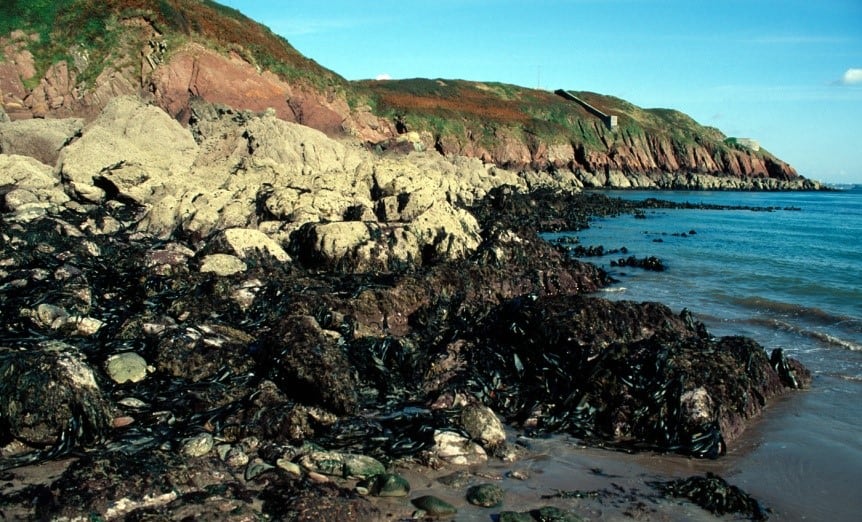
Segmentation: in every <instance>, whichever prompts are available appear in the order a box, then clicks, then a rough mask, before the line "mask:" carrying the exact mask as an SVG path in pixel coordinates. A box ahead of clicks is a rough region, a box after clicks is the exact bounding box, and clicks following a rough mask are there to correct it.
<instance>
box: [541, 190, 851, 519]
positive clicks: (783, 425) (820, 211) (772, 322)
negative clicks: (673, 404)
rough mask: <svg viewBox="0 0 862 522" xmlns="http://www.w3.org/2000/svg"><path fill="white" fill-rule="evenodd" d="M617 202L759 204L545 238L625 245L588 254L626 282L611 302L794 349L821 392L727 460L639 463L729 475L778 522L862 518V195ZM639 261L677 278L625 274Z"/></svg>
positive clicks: (696, 195)
mask: <svg viewBox="0 0 862 522" xmlns="http://www.w3.org/2000/svg"><path fill="white" fill-rule="evenodd" d="M604 194H606V195H610V196H613V197H621V198H623V199H631V200H641V199H646V198H657V199H664V200H669V201H674V202H679V203H685V202H689V203H695V204H698V203H705V204H714V205H725V206H738V207H748V208H746V209H736V210H701V209H697V210H687V209H684V210H677V209H673V210H666V209H660V210H647V211H645V215H643V216H632V215H625V216H621V217H613V218H602V219H596V220H594V221H592V222H591V225H590V228H588V229H585V230H580V231H573V232H563V233H559V234H546V235H545V237H546V238H547V239H550V240H554V239H556V238H558V237H559V236H568V237H572V236H574V237H576V238H577V240H578V241H579V243H580V244H581V245H584V246H597V245H602V246H603V247H604V249H605V250H609V249H623V247H624V248H625V250H626V251H627V252H626V253H619V254H612V255H606V256H603V257H591V258H584V260H586V261H589V262H592V263H594V264H596V265H598V266H600V267H602V268H604V269H605V270H606V271H608V272H609V274H610V275H612V276H613V277H614V278H615V279H616V280H617V281H618V282H616V283H615V284H613V285H611V286H609V287H608V288H606V289H604V290H603V291H602V292H601V295H602V296H603V297H606V298H609V299H616V300H621V299H625V300H633V301H658V302H661V303H664V304H666V305H668V306H669V307H671V308H672V309H673V310H674V311H676V312H679V311H681V310H682V309H688V310H690V311H691V312H692V313H693V314H694V316H695V317H696V318H697V319H699V320H700V321H702V322H704V323H705V324H706V326H707V328H708V329H709V331H710V332H711V333H712V334H713V335H715V336H725V335H744V336H748V337H751V338H752V339H754V340H755V341H757V342H758V343H760V344H761V345H763V347H764V348H765V349H766V350H768V351H771V350H772V349H773V348H783V349H784V351H785V353H786V354H787V355H789V356H791V357H795V358H797V359H799V360H800V361H801V362H802V363H803V364H805V365H806V366H807V367H808V368H809V369H810V370H811V371H812V373H813V383H812V385H811V387H810V389H808V390H805V391H801V392H794V393H791V394H789V395H788V396H787V397H785V398H782V399H780V400H778V401H777V402H775V403H773V404H771V405H770V406H769V407H768V408H767V409H766V410H765V412H764V413H763V414H762V415H761V416H760V417H759V418H757V419H755V420H754V422H753V423H752V425H751V427H750V428H749V429H748V430H747V431H746V433H745V435H744V436H743V438H742V439H741V440H739V441H737V443H736V444H735V445H734V446H733V447H731V448H730V451H729V454H728V455H727V456H726V457H723V458H720V459H718V460H717V461H692V460H691V459H683V458H676V457H667V456H661V457H656V456H640V457H637V456H635V457H630V458H632V459H635V460H636V464H637V465H639V466H644V467H645V468H646V469H651V470H654V471H655V472H656V473H666V474H671V475H680V474H686V473H687V474H697V473H698V472H704V471H713V472H717V473H719V474H720V475H721V476H722V477H724V478H725V479H726V480H728V482H730V483H731V484H733V485H736V486H739V487H740V488H742V489H743V490H745V491H746V492H748V493H749V494H750V495H752V496H754V497H755V498H757V499H758V500H760V501H761V502H762V503H763V504H764V505H765V506H768V507H769V508H771V509H772V510H773V516H774V517H775V519H777V520H860V519H862V518H860V517H862V187H860V186H855V187H849V188H845V189H842V190H834V191H823V192H678V191H674V192H656V191H649V192H635V191H631V192H629V191H620V192H611V193H607V192H604ZM632 255H634V256H636V257H638V258H643V257H647V256H655V257H658V258H659V259H661V260H662V261H663V263H664V265H665V267H666V270H665V271H663V272H652V271H646V270H643V269H639V268H630V267H619V266H613V265H614V263H613V262H614V261H616V260H618V259H619V258H621V257H629V256H632Z"/></svg>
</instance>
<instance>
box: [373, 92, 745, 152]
mask: <svg viewBox="0 0 862 522" xmlns="http://www.w3.org/2000/svg"><path fill="white" fill-rule="evenodd" d="M356 86H357V88H359V89H362V90H364V91H365V93H366V96H367V97H369V98H370V99H372V100H373V101H374V103H373V105H374V106H376V108H377V111H378V113H379V114H381V115H383V116H387V117H389V118H393V119H394V118H400V119H401V120H403V121H404V122H405V123H406V124H407V126H408V127H410V128H413V129H415V130H428V131H431V132H433V133H437V134H463V133H464V132H470V133H472V134H473V135H474V136H476V135H477V132H479V133H481V134H483V135H484V136H485V137H487V139H493V135H494V133H495V132H498V131H500V130H501V129H505V130H508V131H509V132H510V133H515V134H518V133H520V134H521V135H532V136H535V137H538V138H539V139H541V140H542V141H544V142H546V143H560V142H568V143H582V144H584V145H585V147H586V148H588V149H605V148H606V145H605V141H607V140H608V139H615V136H612V135H610V133H608V132H606V131H605V129H604V128H603V126H602V125H601V124H600V122H599V121H598V119H597V118H596V117H595V116H593V115H591V114H590V113H589V112H588V111H587V110H585V109H584V108H583V107H581V106H580V105H578V104H577V103H573V102H571V101H568V100H565V99H563V98H561V97H560V96H558V95H556V94H554V93H552V92H548V91H542V90H536V89H527V88H522V87H517V86H514V85H505V84H497V83H476V82H468V81H462V80H440V79H437V80H429V79H410V80H389V81H364V82H357V83H356ZM575 94H577V95H578V96H579V97H580V98H581V99H584V100H585V101H587V102H589V103H590V104H591V105H593V106H594V107H596V108H598V109H600V110H602V111H603V112H605V113H609V114H615V115H617V116H619V117H620V118H619V121H620V130H619V131H618V132H617V134H616V137H619V136H620V135H628V136H629V137H644V136H646V135H653V136H661V137H668V138H670V139H671V140H672V141H673V142H674V143H677V144H679V145H689V144H693V143H701V144H712V148H713V149H723V148H727V147H730V146H731V145H729V144H726V143H725V142H724V140H725V136H724V135H723V134H722V133H721V132H720V131H719V130H717V129H715V128H711V127H704V126H701V125H699V124H698V123H697V122H695V121H694V120H693V119H692V118H690V117H689V116H687V115H685V114H683V113H681V112H679V111H674V110H671V109H642V108H639V107H637V106H635V105H632V104H631V103H628V102H626V101H625V100H621V99H619V98H614V97H612V96H604V95H601V94H596V93H591V92H577V93H575ZM597 123H599V124H598V125H597ZM480 141H481V140H480Z"/></svg>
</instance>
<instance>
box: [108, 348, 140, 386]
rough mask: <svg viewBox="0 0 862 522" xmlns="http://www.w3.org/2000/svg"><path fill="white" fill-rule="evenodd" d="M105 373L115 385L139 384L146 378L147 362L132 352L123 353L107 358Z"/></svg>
mask: <svg viewBox="0 0 862 522" xmlns="http://www.w3.org/2000/svg"><path fill="white" fill-rule="evenodd" d="M105 371H106V372H108V376H109V377H110V378H111V379H112V380H113V381H114V382H116V383H117V384H123V383H124V382H141V381H143V380H144V379H146V377H147V361H146V360H144V358H143V357H141V356H140V355H138V354H136V353H134V352H123V353H118V354H115V355H112V356H110V357H108V361H107V362H106V363H105Z"/></svg>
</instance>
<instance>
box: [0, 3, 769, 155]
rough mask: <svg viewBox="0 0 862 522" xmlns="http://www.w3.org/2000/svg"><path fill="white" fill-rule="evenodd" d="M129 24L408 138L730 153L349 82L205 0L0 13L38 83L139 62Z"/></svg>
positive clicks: (553, 116) (681, 121) (621, 111)
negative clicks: (393, 127) (71, 69)
mask: <svg viewBox="0 0 862 522" xmlns="http://www.w3.org/2000/svg"><path fill="white" fill-rule="evenodd" d="M135 17H143V18H146V19H147V20H149V21H150V22H151V23H152V25H153V26H154V27H155V28H156V29H157V30H159V31H160V32H161V33H162V34H163V35H164V37H165V39H166V40H167V41H168V42H169V49H175V48H178V47H179V44H180V43H182V42H183V41H187V40H190V39H194V40H197V41H200V42H201V43H204V44H205V45H208V46H210V47H212V48H215V49H219V50H222V51H230V50H232V51H236V52H239V53H241V54H242V55H243V56H244V57H245V58H246V59H247V60H249V61H250V62H252V63H255V64H256V65H258V66H260V67H261V68H262V69H269V70H270V71H272V72H274V73H276V74H278V75H279V76H280V77H282V78H283V79H285V80H287V81H290V82H294V83H303V84H307V85H310V86H312V87H314V88H315V89H316V90H318V91H320V92H322V93H326V94H327V95H329V96H331V95H332V94H335V95H337V96H343V97H345V98H346V99H347V100H348V101H350V102H351V104H353V105H355V104H363V105H365V104H367V105H370V106H371V107H373V108H374V109H375V112H376V113H377V114H378V115H380V116H384V117H387V118H389V119H391V120H396V119H400V120H402V121H403V122H404V123H406V124H407V126H408V128H410V129H413V130H420V131H421V130H427V131H430V132H432V133H434V134H435V135H439V136H446V135H454V136H457V137H462V138H463V137H465V136H471V137H472V139H473V140H476V141H478V142H479V143H480V144H483V145H491V144H492V143H493V141H494V140H495V139H496V138H497V137H499V136H500V135H502V134H507V135H509V136H514V137H516V138H521V139H525V140H538V141H541V142H544V143H575V144H583V145H584V147H585V148H587V149H594V150H606V148H607V143H608V142H609V141H613V140H615V139H618V138H619V137H620V136H627V137H630V138H643V137H645V136H647V135H650V136H659V137H669V138H671V139H672V140H673V142H674V143H675V145H678V146H686V145H690V144H692V143H701V144H710V145H711V147H710V148H712V149H713V150H722V149H725V148H728V147H732V146H733V145H730V144H726V143H725V142H724V136H723V135H722V134H721V133H720V132H719V131H718V130H717V129H713V128H709V127H703V126H700V125H698V124H697V123H696V122H695V121H694V120H692V119H691V118H689V117H688V116H686V115H684V114H682V113H680V112H677V111H672V110H668V109H649V110H645V109H641V108H638V107H636V106H634V105H632V104H630V103H628V102H626V101H624V100H621V99H618V98H614V97H611V96H603V95H599V94H595V93H588V92H581V93H577V94H578V95H579V96H580V97H582V98H583V99H585V100H587V101H588V102H590V103H591V104H593V105H594V106H596V107H598V108H599V109H601V110H603V111H604V112H606V113H611V114H616V115H618V116H620V131H619V132H618V133H616V134H615V135H610V134H608V133H607V132H606V131H605V129H604V128H603V127H602V126H601V125H596V122H597V120H596V118H595V117H593V116H592V115H590V114H589V113H588V112H587V111H586V110H584V109H583V108H582V107H580V106H579V105H578V104H576V103H572V102H570V101H566V100H564V99H562V98H560V97H559V96H557V95H555V94H553V93H551V92H547V91H541V90H536V89H526V88H521V87H517V86H513V85H506V84H500V83H476V82H469V81H463V80H432V79H411V80H398V81H382V82H377V81H365V82H347V81H346V80H344V79H343V78H342V77H340V76H339V75H337V74H335V73H333V72H332V71H329V70H328V69H325V68H323V67H321V66H320V65H318V64H317V63H316V62H314V61H313V60H310V59H308V58H306V57H304V56H303V55H301V54H300V53H299V52H298V51H296V49H294V48H293V47H292V46H291V45H290V44H289V43H288V42H287V40H285V39H284V38H281V37H280V36H278V35H275V34H274V33H273V32H272V31H270V30H269V29H268V28H266V27H264V26H263V25H260V24H258V23H256V22H254V21H252V20H250V19H249V18H247V17H245V16H244V15H242V14H241V13H240V12H239V11H237V10H235V9H231V8H229V7H225V6H222V5H220V4H218V3H216V2H213V1H210V0H202V1H201V0H53V1H52V0H6V1H4V3H3V4H2V9H0V34H9V33H10V32H11V31H12V30H15V29H24V30H25V31H26V32H28V33H37V34H39V35H40V38H39V41H38V42H34V43H31V44H30V49H31V51H32V52H33V54H34V56H35V57H36V64H37V69H38V72H39V73H40V74H37V77H39V76H41V73H43V72H44V71H45V70H46V69H47V68H48V67H49V66H50V65H51V64H52V63H55V62H57V61H59V60H66V61H68V62H69V63H70V64H71V65H73V64H74V63H75V59H74V55H76V54H78V55H81V51H86V55H87V56H88V58H89V59H88V60H87V61H86V64H85V66H83V70H79V71H78V72H79V76H78V78H79V81H80V82H81V83H83V84H84V85H85V86H86V85H89V84H91V82H93V81H94V80H95V79H96V78H97V77H98V75H99V73H101V71H102V70H103V69H104V67H105V65H104V64H105V63H112V64H118V63H122V61H123V60H130V59H132V60H135V59H138V58H137V56H128V55H127V56H120V55H118V54H120V53H123V52H124V51H122V49H134V48H135V47H134V46H130V47H127V46H123V45H118V42H121V41H124V40H127V39H128V38H129V35H128V30H127V29H126V28H125V27H124V26H123V25H122V24H121V23H120V22H121V21H122V20H123V19H129V18H135ZM138 48H139V47H138ZM126 52H127V54H128V51H126ZM78 63H79V66H81V65H80V64H81V62H80V61H79V62H78ZM764 154H768V153H765V152H764Z"/></svg>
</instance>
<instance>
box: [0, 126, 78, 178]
mask: <svg viewBox="0 0 862 522" xmlns="http://www.w3.org/2000/svg"><path fill="white" fill-rule="evenodd" d="M83 127H84V121H83V120H81V119H80V118H68V119H58V120H19V121H14V122H6V123H4V122H2V118H0V154H18V155H21V156H30V157H31V158H35V159H37V160H39V161H41V162H42V163H44V164H45V165H50V166H52V167H53V166H54V164H56V163H57V157H58V156H59V154H60V150H61V149H62V148H63V147H65V146H66V145H68V144H69V143H70V142H71V141H72V140H73V139H75V138H76V137H77V136H79V135H80V133H81V130H82V129H83Z"/></svg>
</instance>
